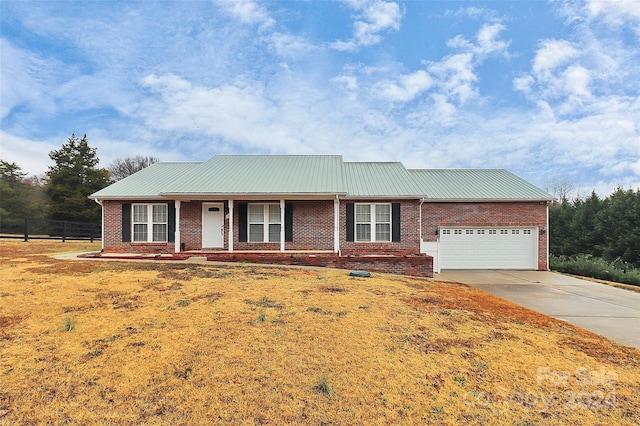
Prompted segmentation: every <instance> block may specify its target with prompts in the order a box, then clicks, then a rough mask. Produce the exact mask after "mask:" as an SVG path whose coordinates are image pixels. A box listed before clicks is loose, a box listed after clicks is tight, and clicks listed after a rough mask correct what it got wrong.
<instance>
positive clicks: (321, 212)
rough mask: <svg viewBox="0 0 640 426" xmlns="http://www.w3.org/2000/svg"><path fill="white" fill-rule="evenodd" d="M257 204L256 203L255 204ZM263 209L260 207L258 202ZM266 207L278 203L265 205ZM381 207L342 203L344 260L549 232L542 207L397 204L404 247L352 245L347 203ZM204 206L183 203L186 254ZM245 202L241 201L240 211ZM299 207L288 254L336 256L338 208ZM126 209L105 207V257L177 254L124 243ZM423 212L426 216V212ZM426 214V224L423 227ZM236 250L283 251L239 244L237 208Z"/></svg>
mask: <svg viewBox="0 0 640 426" xmlns="http://www.w3.org/2000/svg"><path fill="white" fill-rule="evenodd" d="M127 202H128V203H130V202H131V203H133V202H135V203H144V202H148V203H158V201H155V200H154V201H151V200H135V201H127ZM252 202H254V201H252ZM255 202H256V203H259V202H260V201H255ZM263 202H277V201H275V200H265V201H263ZM356 202H363V203H380V202H384V201H380V200H366V199H365V200H349V201H344V200H342V201H341V202H340V209H339V210H340V221H339V224H340V225H339V230H340V250H341V253H342V254H343V255H353V254H358V255H361V254H365V255H366V254H385V253H393V254H403V255H417V254H419V253H420V235H421V234H420V233H422V239H423V240H424V241H437V238H438V235H437V229H438V228H439V227H444V226H469V227H477V226H487V227H489V226H496V227H497V226H518V227H520V226H522V227H525V226H526V227H537V228H538V230H543V229H544V230H546V227H547V206H546V203H544V202H542V203H540V202H502V203H498V202H495V203H468V202H464V203H423V204H422V208H420V201H419V200H393V201H392V202H394V203H396V202H397V203H400V220H401V221H400V241H398V242H375V243H371V242H352V241H347V240H346V235H347V232H346V226H347V225H346V223H347V220H346V215H347V203H356ZM202 203H203V202H202V201H190V202H181V203H180V220H179V226H180V242H179V244H180V243H181V244H182V248H183V250H186V251H189V250H200V249H201V248H202ZM239 203H240V202H239V201H236V202H235V205H236V206H237V205H238V204H239ZM287 203H292V204H291V205H292V206H293V241H291V242H286V243H285V250H310V251H333V249H334V241H333V238H334V202H333V200H318V201H313V200H311V201H304V200H298V201H287ZM122 204H123V202H120V201H108V200H105V201H103V213H104V226H105V229H104V233H103V235H104V240H103V244H104V251H105V252H111V253H174V252H175V245H174V243H172V242H168V243H134V242H122ZM223 204H224V212H225V220H224V248H223V249H222V250H228V235H229V229H228V224H229V222H228V220H227V219H226V214H228V211H229V210H228V202H224V203H223ZM421 210H422V212H421ZM420 213H422V224H421V225H420ZM233 223H234V227H235V229H234V243H233V246H234V250H241V251H243V250H256V251H260V250H279V249H280V243H279V242H278V243H248V242H240V241H239V232H238V223H240V221H239V209H238V208H234V218H233ZM538 238H539V241H538V247H539V250H538V269H540V270H546V269H548V265H547V238H548V234H547V233H546V232H539V237H538Z"/></svg>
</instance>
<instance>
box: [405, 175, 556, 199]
mask: <svg viewBox="0 0 640 426" xmlns="http://www.w3.org/2000/svg"><path fill="white" fill-rule="evenodd" d="M409 173H410V174H411V176H412V177H413V179H414V181H415V182H416V183H417V184H418V185H419V186H420V188H421V190H422V193H423V194H424V195H425V196H426V198H429V199H433V200H540V201H550V200H553V197H552V196H551V195H549V194H548V193H546V192H545V191H543V190H542V189H540V188H538V187H536V186H534V185H532V184H530V183H529V182H527V181H525V180H524V179H522V178H519V177H518V176H516V175H514V174H513V173H510V172H508V171H507V170H502V169H480V170H470V169H459V170H445V169H435V170H433V169H432V170H409Z"/></svg>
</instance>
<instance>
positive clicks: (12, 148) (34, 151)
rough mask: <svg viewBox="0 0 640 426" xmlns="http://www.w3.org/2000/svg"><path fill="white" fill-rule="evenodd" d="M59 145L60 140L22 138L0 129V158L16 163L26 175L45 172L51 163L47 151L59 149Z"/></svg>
mask: <svg viewBox="0 0 640 426" xmlns="http://www.w3.org/2000/svg"><path fill="white" fill-rule="evenodd" d="M69 136H70V135H69ZM63 142H64V141H63ZM60 146H62V142H61V143H60V144H58V143H57V142H52V141H49V140H33V139H28V138H22V137H19V136H15V135H13V134H11V133H9V132H6V131H4V130H0V158H2V159H3V160H4V161H8V162H10V163H16V164H17V165H18V166H19V167H20V168H21V169H22V171H24V172H25V173H26V174H27V175H40V174H42V173H44V172H46V171H47V170H48V168H49V166H51V165H53V162H52V161H51V160H50V159H49V156H48V154H49V152H51V151H53V150H54V149H59V148H60Z"/></svg>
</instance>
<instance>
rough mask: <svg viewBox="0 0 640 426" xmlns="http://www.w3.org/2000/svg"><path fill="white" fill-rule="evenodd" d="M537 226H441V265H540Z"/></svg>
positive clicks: (468, 267) (513, 266)
mask: <svg viewBox="0 0 640 426" xmlns="http://www.w3.org/2000/svg"><path fill="white" fill-rule="evenodd" d="M537 236H538V233H537V231H536V228H441V229H440V268H441V269H538V238H537Z"/></svg>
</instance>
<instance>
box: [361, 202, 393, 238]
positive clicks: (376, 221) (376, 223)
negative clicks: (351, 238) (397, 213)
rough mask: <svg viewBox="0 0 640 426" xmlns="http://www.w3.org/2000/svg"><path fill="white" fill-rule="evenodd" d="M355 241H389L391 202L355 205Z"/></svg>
mask: <svg viewBox="0 0 640 426" xmlns="http://www.w3.org/2000/svg"><path fill="white" fill-rule="evenodd" d="M355 226H356V241H391V204H356V205H355Z"/></svg>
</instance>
